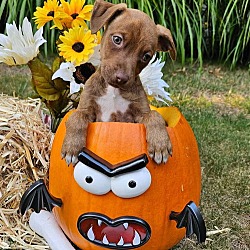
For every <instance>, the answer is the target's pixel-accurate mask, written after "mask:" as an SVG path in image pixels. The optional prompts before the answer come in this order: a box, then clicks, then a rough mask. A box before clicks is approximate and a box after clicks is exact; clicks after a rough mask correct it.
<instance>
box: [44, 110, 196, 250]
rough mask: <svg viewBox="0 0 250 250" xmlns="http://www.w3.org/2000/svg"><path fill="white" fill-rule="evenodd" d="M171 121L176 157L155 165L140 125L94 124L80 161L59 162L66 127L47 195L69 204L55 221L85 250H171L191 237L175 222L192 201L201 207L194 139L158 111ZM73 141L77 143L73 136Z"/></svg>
mask: <svg viewBox="0 0 250 250" xmlns="http://www.w3.org/2000/svg"><path fill="white" fill-rule="evenodd" d="M157 111H158V112H159V113H161V114H162V115H163V117H164V119H165V120H166V121H167V122H168V125H169V126H168V127H167V130H168V133H169V136H170V139H171V142H172V145H173V155H172V157H170V159H169V160H168V162H167V163H166V164H161V165H157V164H156V163H154V162H153V161H152V160H151V159H150V158H149V157H148V160H147V156H146V154H147V144H146V139H145V128H144V125H142V124H131V123H98V122H97V123H92V124H90V125H89V128H88V137H87V150H85V151H84V152H83V153H82V154H81V155H80V156H79V160H80V161H79V163H78V164H77V165H76V166H75V167H73V166H71V165H70V166H69V167H68V166H67V164H66V162H65V161H64V160H61V155H60V151H61V146H62V141H63V137H64V135H65V125H64V124H65V121H66V120H67V117H65V118H64V120H63V121H62V122H61V125H60V126H59V128H58V130H57V133H56V135H55V139H54V142H53V147H52V151H51V163H50V173H49V174H50V175H49V180H50V181H49V189H50V193H51V194H52V195H53V196H55V197H57V198H60V199H61V200H62V202H63V205H62V207H61V208H59V207H55V208H54V209H53V212H54V214H55V217H56V219H57V221H58V223H59V225H60V226H61V228H62V229H63V231H64V232H65V234H66V235H67V236H68V238H69V239H70V240H71V241H72V242H74V243H75V244H76V245H77V246H78V247H79V248H81V249H84V250H85V249H86V250H92V249H103V247H104V248H113V249H133V248H139V249H144V250H148V249H155V250H161V249H164V250H165V249H169V248H171V247H173V246H174V245H176V244H177V243H178V242H179V241H180V240H181V239H182V238H183V237H184V235H185V229H177V228H176V222H175V221H172V220H170V219H169V216H170V213H171V211H181V210H182V209H183V208H184V207H185V205H186V204H187V203H188V202H189V201H190V200H192V201H194V202H195V203H196V204H199V198H200V189H201V186H200V184H201V179H200V163H199V155H198V149H197V144H196V140H195V137H194V134H193V132H192V129H191V128H190V126H189V124H188V123H187V121H186V120H185V118H184V117H183V116H182V114H181V113H180V112H179V111H178V110H177V109H176V108H171V107H169V108H160V109H157ZM72 140H74V138H72Z"/></svg>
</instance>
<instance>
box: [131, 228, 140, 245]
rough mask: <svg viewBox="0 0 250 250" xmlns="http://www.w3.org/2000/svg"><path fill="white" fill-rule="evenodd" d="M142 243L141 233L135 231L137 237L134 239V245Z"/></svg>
mask: <svg viewBox="0 0 250 250" xmlns="http://www.w3.org/2000/svg"><path fill="white" fill-rule="evenodd" d="M140 243H141V238H140V235H139V233H138V232H137V231H136V230H135V237H134V239H133V245H135V246H136V245H139V244H140Z"/></svg>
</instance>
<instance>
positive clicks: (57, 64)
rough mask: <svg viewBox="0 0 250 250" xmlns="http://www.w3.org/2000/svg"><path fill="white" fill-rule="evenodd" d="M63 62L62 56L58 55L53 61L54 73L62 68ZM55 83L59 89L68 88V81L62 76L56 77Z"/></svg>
mask: <svg viewBox="0 0 250 250" xmlns="http://www.w3.org/2000/svg"><path fill="white" fill-rule="evenodd" d="M62 62H63V60H62V58H61V57H56V58H55V60H54V61H53V63H52V71H53V73H55V72H56V71H57V70H58V69H59V68H60V65H61V63H62ZM54 84H55V87H56V88H57V89H58V90H65V89H67V82H65V81H64V80H63V79H61V78H56V79H55V80H54Z"/></svg>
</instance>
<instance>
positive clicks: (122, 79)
mask: <svg viewBox="0 0 250 250" xmlns="http://www.w3.org/2000/svg"><path fill="white" fill-rule="evenodd" d="M115 79H116V82H117V83H118V84H125V83H126V82H127V81H128V80H129V76H128V75H127V74H126V73H123V72H119V71H118V72H116V73H115Z"/></svg>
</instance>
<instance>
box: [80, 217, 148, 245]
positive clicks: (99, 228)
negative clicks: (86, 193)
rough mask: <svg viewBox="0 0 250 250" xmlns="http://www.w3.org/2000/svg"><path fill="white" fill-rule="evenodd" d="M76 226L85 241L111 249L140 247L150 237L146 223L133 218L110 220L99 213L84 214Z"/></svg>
mask: <svg viewBox="0 0 250 250" xmlns="http://www.w3.org/2000/svg"><path fill="white" fill-rule="evenodd" d="M77 226H78V230H79V232H80V233H81V235H82V236H83V237H84V238H85V239H86V240H88V241H90V242H92V243H94V244H96V245H99V246H102V247H106V248H111V249H133V248H137V247H140V246H142V245H143V244H145V243H146V242H147V241H148V240H149V238H150V235H151V229H150V226H149V225H148V223H147V222H146V221H144V220H142V219H139V218H137V217H133V216H124V217H119V218H116V219H110V218H109V217H107V216H105V215H102V214H99V213H86V214H83V215H81V216H80V217H79V219H78V222H77Z"/></svg>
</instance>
